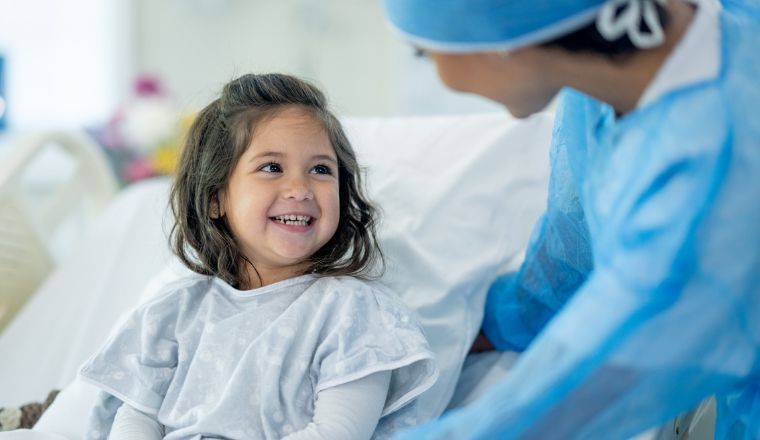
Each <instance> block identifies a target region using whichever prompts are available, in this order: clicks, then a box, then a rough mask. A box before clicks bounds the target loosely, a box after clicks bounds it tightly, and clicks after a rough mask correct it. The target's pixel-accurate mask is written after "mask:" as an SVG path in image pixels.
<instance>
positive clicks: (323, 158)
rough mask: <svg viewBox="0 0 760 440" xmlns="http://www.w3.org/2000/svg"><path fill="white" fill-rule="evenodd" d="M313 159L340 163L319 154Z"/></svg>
mask: <svg viewBox="0 0 760 440" xmlns="http://www.w3.org/2000/svg"><path fill="white" fill-rule="evenodd" d="M311 158H312V160H325V161H328V162H332V163H338V161H337V160H336V159H335V158H334V157H332V156H328V155H326V154H317V155H315V156H312V157H311Z"/></svg>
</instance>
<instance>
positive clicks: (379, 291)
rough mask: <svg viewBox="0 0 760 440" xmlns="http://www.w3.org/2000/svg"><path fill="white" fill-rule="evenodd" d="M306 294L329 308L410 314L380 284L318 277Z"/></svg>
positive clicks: (343, 278) (351, 279) (399, 298)
mask: <svg viewBox="0 0 760 440" xmlns="http://www.w3.org/2000/svg"><path fill="white" fill-rule="evenodd" d="M307 292H308V293H309V294H310V295H316V296H318V300H319V302H320V303H322V304H323V305H325V304H326V305H329V306H331V307H340V308H343V309H345V308H349V309H358V308H361V309H365V310H366V309H379V310H381V311H383V312H391V313H393V314H401V315H407V314H413V313H412V311H411V310H410V309H409V307H408V306H407V305H406V304H405V303H404V302H403V301H402V299H401V297H399V295H398V294H397V293H396V292H395V291H394V290H393V289H392V288H390V287H389V286H387V285H386V284H384V283H382V282H381V281H376V280H363V279H360V278H356V277H351V276H331V277H320V278H318V279H317V280H316V281H315V282H314V283H313V284H312V285H311V287H310V288H309V289H308V290H307ZM305 293H306V292H305Z"/></svg>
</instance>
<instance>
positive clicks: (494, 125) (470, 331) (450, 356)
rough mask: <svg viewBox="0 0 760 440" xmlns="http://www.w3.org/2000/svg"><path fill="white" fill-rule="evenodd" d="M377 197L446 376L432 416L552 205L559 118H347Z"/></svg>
mask: <svg viewBox="0 0 760 440" xmlns="http://www.w3.org/2000/svg"><path fill="white" fill-rule="evenodd" d="M345 125H346V129H347V131H348V134H349V138H350V139H351V141H352V142H353V144H354V148H355V149H356V151H357V155H358V159H359V163H360V164H362V165H364V166H366V167H368V170H369V179H368V183H369V190H370V196H371V197H372V199H373V200H375V201H376V202H377V203H378V205H379V206H380V207H381V208H382V210H383V221H382V227H381V229H380V242H381V246H382V248H383V250H384V252H385V255H386V257H387V260H388V261H387V262H388V267H387V270H386V273H385V276H384V278H383V280H384V282H386V283H387V284H388V285H390V286H391V287H392V288H394V289H395V290H396V292H398V293H399V295H401V297H402V298H403V299H404V301H405V302H406V303H407V304H408V305H409V306H411V307H412V308H413V309H414V310H416V311H417V313H418V314H419V317H420V319H421V321H422V324H423V326H424V327H425V331H426V334H427V337H428V339H429V340H430V344H431V346H432V348H433V351H435V353H436V355H437V360H438V363H439V368H440V370H441V375H440V378H439V380H438V382H437V383H436V385H435V386H434V387H433V388H432V389H430V390H429V391H428V392H426V393H425V394H424V395H423V396H422V398H421V399H422V402H421V405H420V407H421V408H423V411H424V412H423V413H421V414H420V417H421V418H422V419H427V418H432V417H436V416H438V415H440V414H441V413H442V412H443V410H444V409H445V408H446V405H447V403H448V402H449V400H450V398H451V396H452V394H453V392H454V388H455V386H456V382H457V379H458V376H459V372H460V369H461V367H462V363H463V361H464V358H465V356H466V354H467V352H468V351H469V347H470V345H471V343H472V341H473V339H474V338H475V336H476V335H477V332H478V330H479V328H480V323H481V320H482V314H483V304H484V302H485V294H486V292H487V289H488V286H489V285H490V284H491V282H492V281H493V280H494V279H495V277H496V276H497V275H498V274H499V273H501V272H502V271H503V268H504V267H506V266H507V265H508V264H509V263H510V260H512V259H518V258H521V250H522V249H523V248H524V247H525V245H526V244H527V240H528V236H529V234H530V230H531V229H532V226H533V223H534V222H535V220H536V218H537V217H538V215H539V214H540V213H541V212H542V211H543V208H544V206H545V198H546V186H547V180H548V151H549V142H550V139H551V130H552V117H551V115H548V114H539V115H536V116H534V117H532V118H529V119H527V120H521V121H518V120H516V119H514V118H512V117H510V116H509V115H507V114H506V113H505V114H492V115H472V116H443V117H403V118H395V119H394V118H383V119H361V120H348V121H346V124H345Z"/></svg>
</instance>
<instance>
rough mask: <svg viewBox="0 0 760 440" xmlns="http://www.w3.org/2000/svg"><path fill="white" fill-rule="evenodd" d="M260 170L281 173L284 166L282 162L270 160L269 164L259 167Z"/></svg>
mask: <svg viewBox="0 0 760 440" xmlns="http://www.w3.org/2000/svg"><path fill="white" fill-rule="evenodd" d="M259 171H263V172H265V173H281V172H282V168H280V164H278V163H275V162H269V163H268V164H266V165H264V166H263V167H261V168H259Z"/></svg>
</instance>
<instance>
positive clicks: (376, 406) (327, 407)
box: [283, 371, 391, 440]
mask: <svg viewBox="0 0 760 440" xmlns="http://www.w3.org/2000/svg"><path fill="white" fill-rule="evenodd" d="M390 381H391V372H390V371H380V372H377V373H374V374H371V375H369V376H366V377H363V378H361V379H358V380H355V381H353V382H349V383H345V384H343V385H337V386H334V387H331V388H327V389H325V390H322V391H320V392H319V394H317V401H316V402H315V404H314V419H313V420H312V421H311V423H309V424H308V425H307V426H306V427H305V428H304V429H303V430H301V431H298V432H294V433H292V434H290V435H289V436H287V437H285V439H283V440H314V439H325V440H326V439H330V440H342V439H346V440H361V439H369V438H370V437H372V434H373V433H374V432H375V428H376V427H377V422H378V420H380V415H381V414H382V412H383V407H384V406H385V398H386V396H387V394H388V387H389V385H390Z"/></svg>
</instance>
